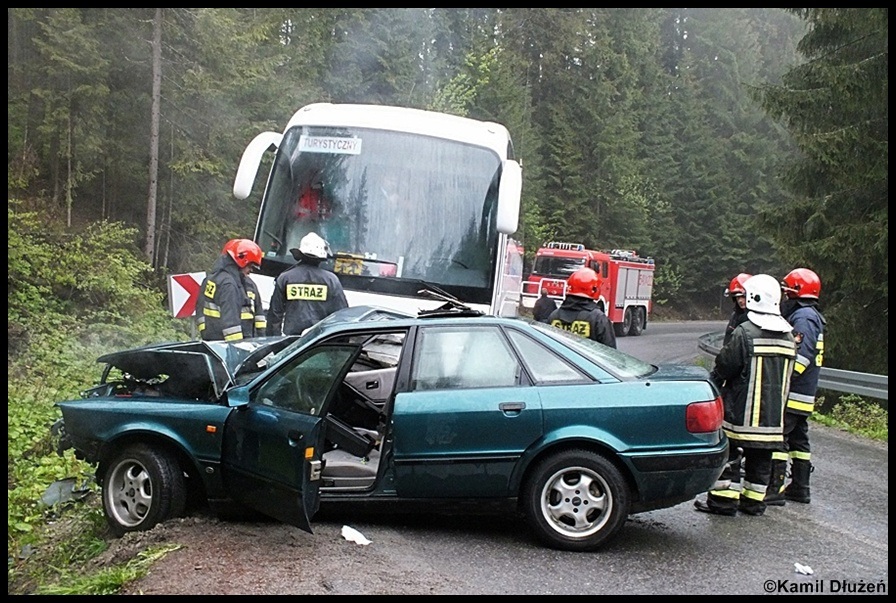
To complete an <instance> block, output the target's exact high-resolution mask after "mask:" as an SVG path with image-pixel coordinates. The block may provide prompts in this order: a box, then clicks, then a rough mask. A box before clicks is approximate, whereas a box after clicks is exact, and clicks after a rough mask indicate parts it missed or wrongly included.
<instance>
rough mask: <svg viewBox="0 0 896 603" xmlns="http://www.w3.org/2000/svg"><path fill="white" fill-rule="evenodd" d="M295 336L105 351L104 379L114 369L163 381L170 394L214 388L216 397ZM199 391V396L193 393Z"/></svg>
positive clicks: (137, 377) (189, 392) (198, 342)
mask: <svg viewBox="0 0 896 603" xmlns="http://www.w3.org/2000/svg"><path fill="white" fill-rule="evenodd" d="M295 339H296V337H295V336H279V337H262V338H256V339H245V340H242V341H236V342H225V341H185V342H173V343H159V344H153V345H148V346H144V347H141V348H135V349H130V350H122V351H120V352H113V353H111V354H105V355H103V356H100V357H99V358H97V362H101V363H105V364H106V369H105V371H104V375H103V380H104V381H105V378H106V376H107V375H108V374H109V371H110V370H111V369H113V368H116V369H118V370H120V371H121V372H123V373H127V374H128V375H130V376H131V377H133V378H134V379H138V380H140V381H144V382H151V381H153V380H164V383H165V389H166V390H167V391H168V392H169V393H172V394H173V393H180V394H183V395H185V396H186V397H200V396H201V394H198V393H199V392H205V391H208V389H209V387H211V388H213V390H214V395H215V397H216V398H218V397H220V396H222V395H223V394H224V392H225V391H226V390H227V388H228V387H230V386H231V385H232V384H233V383H234V382H235V381H236V377H237V376H238V375H239V374H240V372H241V370H243V369H246V370H250V369H255V368H256V366H255V365H256V363H257V362H258V361H259V360H260V359H262V358H264V357H266V356H267V355H268V354H271V353H274V352H277V351H279V350H281V349H283V348H284V347H286V346H287V345H289V344H290V343H292V342H293V341H295ZM194 394H198V395H194Z"/></svg>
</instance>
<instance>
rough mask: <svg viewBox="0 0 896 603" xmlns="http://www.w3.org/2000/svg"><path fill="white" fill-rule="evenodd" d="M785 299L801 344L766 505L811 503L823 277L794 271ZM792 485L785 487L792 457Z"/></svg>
mask: <svg viewBox="0 0 896 603" xmlns="http://www.w3.org/2000/svg"><path fill="white" fill-rule="evenodd" d="M781 288H782V290H783V291H784V294H785V295H786V298H787V299H786V300H785V301H784V303H782V304H781V315H782V316H784V318H786V319H787V320H788V322H790V325H791V326H792V327H793V337H794V340H795V341H796V345H797V356H796V364H795V365H794V367H793V375H792V376H791V377H790V394H789V395H788V396H787V406H786V408H785V411H784V447H783V449H782V450H779V451H776V452H775V454H774V455H773V456H772V463H773V465H772V478H773V479H772V484H771V487H770V488H769V494H768V496H767V497H766V503H767V504H770V505H774V506H780V505H783V504H784V502H785V500H790V501H794V502H799V503H806V504H808V503H809V500H810V496H809V474H810V473H811V472H812V462H811V460H812V458H811V455H810V448H809V416H810V415H811V414H812V413H813V412H814V410H815V394H816V392H817V391H818V377H819V374H820V373H821V366H822V361H823V357H824V328H825V319H824V316H822V314H821V312H819V310H818V296H819V295H821V279H819V278H818V275H817V274H816V273H815V272H813V271H812V270H809V269H808V268H795V269H794V270H791V271H790V272H789V273H788V274H787V276H785V277H784V280H783V281H782V283H781ZM788 458H789V460H790V483H789V484H787V486H786V487H785V486H784V482H785V480H786V473H787V460H788Z"/></svg>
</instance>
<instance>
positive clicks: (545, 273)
mask: <svg viewBox="0 0 896 603" xmlns="http://www.w3.org/2000/svg"><path fill="white" fill-rule="evenodd" d="M582 267H588V268H591V269H593V270H594V271H595V272H597V273H598V274H599V275H600V277H601V291H600V297H599V299H597V300H596V301H597V304H598V306H600V307H601V309H602V310H603V311H604V313H605V314H606V315H607V317H608V318H609V319H610V322H612V323H613V329H614V330H615V332H616V336H617V337H624V336H626V335H640V334H641V332H642V331H643V330H644V329H646V328H647V321H648V317H649V316H650V312H651V310H652V301H651V298H652V296H653V274H654V269H655V268H656V266H655V264H654V261H653V258H642V257H640V256H639V255H638V254H637V253H636V252H634V251H629V250H622V249H613V250H609V251H595V250H592V249H586V248H585V246H584V245H582V244H581V243H563V242H559V241H552V242H550V243H546V244H545V245H544V246H543V247H541V248H539V249H538V251H537V252H536V254H535V263H534V265H533V269H532V273H531V274H530V275H529V276H528V277H527V278H526V280H525V281H523V284H522V292H521V293H522V303H523V306H524V307H527V308H531V307H533V306H534V305H535V299H536V298H537V297H538V296H539V295H540V294H541V289H542V287H544V288H545V289H547V291H548V295H549V296H550V297H552V298H554V299H555V300H560V301H562V300H563V299H564V298H565V297H566V281H567V279H568V278H569V275H571V274H572V273H573V272H575V271H576V270H578V269H579V268H582Z"/></svg>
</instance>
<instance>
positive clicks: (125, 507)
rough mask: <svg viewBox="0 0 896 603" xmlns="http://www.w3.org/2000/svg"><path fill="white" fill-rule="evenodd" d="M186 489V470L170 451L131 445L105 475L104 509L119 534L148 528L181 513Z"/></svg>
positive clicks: (118, 456)
mask: <svg viewBox="0 0 896 603" xmlns="http://www.w3.org/2000/svg"><path fill="white" fill-rule="evenodd" d="M186 500H187V491H186V482H185V480H184V474H183V470H182V469H181V468H180V466H179V465H178V463H177V461H176V460H175V459H174V458H173V457H172V456H171V455H170V454H169V453H167V452H164V451H160V450H155V449H153V448H150V447H149V446H147V445H144V444H138V445H135V446H130V447H128V448H126V449H124V450H123V451H121V452H120V453H118V454H117V455H116V456H115V458H113V459H112V461H111V462H110V463H109V464H108V470H107V471H106V473H105V477H104V479H103V512H104V514H105V516H106V521H107V522H108V523H109V526H110V527H111V528H112V531H113V532H114V533H115V534H116V535H117V536H122V535H124V534H125V533H127V532H138V531H144V530H149V529H150V528H152V527H154V526H155V525H157V524H159V523H161V522H163V521H165V520H166V519H168V518H170V517H177V516H178V515H181V514H182V513H183V511H184V507H185V506H186Z"/></svg>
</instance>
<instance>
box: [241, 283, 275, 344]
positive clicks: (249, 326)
mask: <svg viewBox="0 0 896 603" xmlns="http://www.w3.org/2000/svg"><path fill="white" fill-rule="evenodd" d="M253 270H257V268H253ZM248 272H249V271H246V272H245V273H242V271H241V274H240V276H241V277H242V279H243V288H244V289H245V290H246V297H248V298H249V313H248V314H247V313H243V314H241V315H240V318H241V323H242V325H243V337H264V336H265V335H267V334H268V317H267V314H266V313H265V311H264V303H263V302H262V301H261V293H260V292H259V291H258V285H256V284H255V281H253V280H252V277H250V276H249V274H248Z"/></svg>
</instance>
